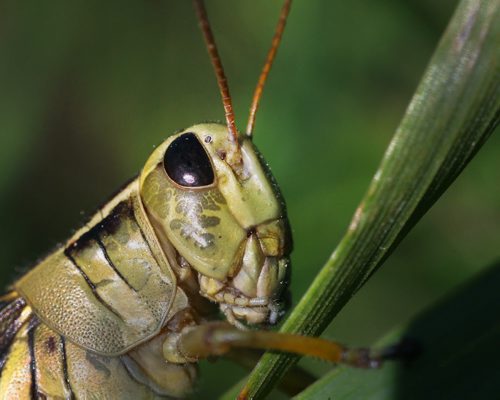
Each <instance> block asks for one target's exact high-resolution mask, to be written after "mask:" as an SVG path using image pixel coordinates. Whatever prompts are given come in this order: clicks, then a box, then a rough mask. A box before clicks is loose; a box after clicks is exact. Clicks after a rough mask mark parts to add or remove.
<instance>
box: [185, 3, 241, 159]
mask: <svg viewBox="0 0 500 400" xmlns="http://www.w3.org/2000/svg"><path fill="white" fill-rule="evenodd" d="M193 2H194V8H195V9H196V14H197V16H198V21H199V24H200V28H201V31H202V32H203V37H204V39H205V43H206V45H207V50H208V54H209V55H210V60H211V61H212V65H213V67H214V70H215V76H216V77H217V83H218V85H219V90H220V94H221V96H222V105H223V106H224V113H225V115H226V121H227V128H228V130H229V134H230V138H231V141H232V142H233V144H235V145H236V148H237V149H238V150H237V151H238V152H239V143H238V131H237V129H236V123H235V121H234V111H233V104H232V101H231V95H230V94H229V86H228V84H227V78H226V75H225V73H224V68H223V67H222V61H221V59H220V56H219V52H218V51H217V46H216V44H215V39H214V35H213V33H212V29H211V28H210V22H209V21H208V15H207V10H206V9H205V4H204V3H203V0H194V1H193ZM240 160H241V155H240Z"/></svg>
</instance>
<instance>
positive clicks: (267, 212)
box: [140, 124, 291, 323]
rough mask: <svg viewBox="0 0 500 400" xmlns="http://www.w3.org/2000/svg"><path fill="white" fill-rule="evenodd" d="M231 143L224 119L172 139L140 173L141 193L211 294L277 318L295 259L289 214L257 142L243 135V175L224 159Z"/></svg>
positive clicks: (253, 314) (229, 306)
mask: <svg viewBox="0 0 500 400" xmlns="http://www.w3.org/2000/svg"><path fill="white" fill-rule="evenodd" d="M229 145H231V144H230V143H229V142H228V137H227V128H226V127H225V126H224V125H220V124H200V125H194V126H192V127H190V128H188V129H186V130H184V131H182V132H180V133H178V134H176V135H174V136H172V137H170V138H168V139H167V140H166V141H165V142H163V143H162V144H161V145H160V146H159V147H158V148H157V149H156V150H155V151H154V152H153V154H152V155H151V157H150V158H149V160H148V161H147V163H146V165H145V167H144V169H143V171H142V173H141V176H140V196H141V199H142V201H143V204H144V208H145V210H146V212H147V214H148V216H149V219H150V221H151V223H152V225H153V227H154V229H155V231H156V232H157V235H158V237H159V238H160V240H161V241H162V244H163V246H164V247H165V248H167V247H170V248H171V247H173V248H175V249H176V251H177V252H178V253H179V255H180V256H182V257H183V258H184V259H185V260H186V261H187V262H188V263H189V264H190V265H191V267H192V268H194V269H195V270H196V271H198V272H199V281H200V290H201V293H202V294H203V295H204V296H206V297H208V298H210V299H212V300H214V301H217V302H219V303H221V307H222V309H223V310H224V311H225V312H226V313H228V312H231V313H232V314H234V316H236V317H240V318H244V319H246V320H247V321H248V322H251V323H258V322H262V321H264V320H266V319H269V318H271V319H272V320H274V319H276V317H277V315H276V311H275V308H276V302H277V301H278V297H279V294H280V293H281V292H282V289H283V288H284V287H285V286H286V282H285V281H286V279H285V275H286V269H287V266H288V264H289V261H288V255H289V251H290V247H291V246H290V240H291V239H290V236H289V230H288V220H287V216H286V213H285V209H284V205H283V202H282V200H281V197H280V196H279V190H278V188H277V187H276V184H275V183H274V179H273V178H272V177H271V175H270V173H269V171H268V170H267V168H266V167H265V166H263V165H262V163H261V160H260V157H259V155H258V153H257V151H256V149H255V147H254V145H253V144H252V142H251V141H250V140H249V139H248V138H242V140H241V155H242V161H243V163H242V165H243V168H244V169H243V171H242V174H237V173H235V171H234V170H233V169H232V168H231V166H230V165H228V163H227V162H226V160H225V157H224V154H225V153H226V151H227V147H228V146H229ZM273 307H274V308H273ZM228 310H229V311H228Z"/></svg>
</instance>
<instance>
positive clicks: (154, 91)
mask: <svg viewBox="0 0 500 400" xmlns="http://www.w3.org/2000/svg"><path fill="white" fill-rule="evenodd" d="M280 3H281V2H280V1H273V2H271V1H269V0H258V1H257V0H252V1H239V2H228V1H224V0H217V1H215V0H209V1H207V8H208V11H209V15H210V17H211V22H212V25H213V29H214V31H215V35H216V39H217V41H218V44H219V50H220V52H221V54H222V58H223V62H224V65H225V68H226V71H227V74H228V79H229V83H230V87H231V92H232V94H233V100H234V104H235V108H236V112H237V122H238V123H239V126H240V128H242V129H243V128H244V126H245V124H246V116H247V109H248V106H249V103H250V99H251V95H252V93H253V88H254V85H255V83H256V80H257V76H258V74H259V71H260V68H261V65H262V62H263V59H264V57H265V53H266V51H267V48H268V46H269V44H270V41H271V37H272V34H273V31H274V25H275V23H276V21H277V16H278V12H279V8H280ZM455 4H456V1H455V0H442V1H439V2H437V1H432V0H411V1H404V2H403V1H396V0H380V1H377V2H373V1H358V2H345V1H327V0H323V1H295V3H294V5H293V7H292V11H291V14H290V18H289V22H288V26H287V29H286V31H285V35H284V41H283V44H282V47H281V48H280V50H279V52H278V58H277V60H276V63H275V66H274V68H273V71H272V72H271V75H270V79H269V82H268V85H267V87H266V88H265V91H264V98H263V100H262V104H261V107H260V110H259V113H258V116H257V124H256V130H255V142H256V144H257V145H258V146H259V148H260V149H261V151H262V152H263V154H264V155H265V157H266V159H267V160H268V162H269V163H270V165H271V168H272V170H273V172H274V175H275V176H276V178H277V180H278V182H279V183H280V185H281V189H282V191H283V194H284V196H285V199H286V201H287V204H288V211H289V217H290V220H291V223H292V227H293V233H294V242H295V250H294V253H293V267H294V269H293V283H292V291H293V296H294V302H296V301H297V300H298V299H299V298H300V296H301V294H302V293H303V292H304V291H305V289H306V287H307V286H308V284H309V283H310V282H311V280H312V279H313V277H314V275H315V273H316V272H317V271H318V270H319V268H320V267H321V265H322V264H323V262H324V261H325V260H326V259H327V257H328V256H329V255H330V253H331V252H332V250H333V249H334V247H335V245H336V243H337V242H338V240H339V239H340V237H341V236H342V234H343V232H344V231H345V229H346V227H347V226H348V223H349V220H350V218H351V215H352V213H353V211H354V210H355V208H356V205H357V203H358V201H359V200H360V198H361V196H362V195H363V193H364V191H365V190H366V187H367V185H368V182H369V181H370V179H371V177H372V175H373V174H374V171H375V168H376V167H377V165H378V163H379V161H380V159H381V157H382V154H383V152H384V149H385V147H386V146H387V144H388V142H389V140H390V138H391V136H392V134H393V132H394V130H395V128H396V127H397V125H398V123H399V120H400V118H401V116H402V114H403V112H404V110H405V107H406V105H407V104H408V102H409V99H410V98H411V95H412V93H413V91H414V89H415V87H416V85H417V83H418V81H419V79H420V76H421V74H422V72H423V70H424V68H425V66H426V64H427V62H428V60H429V58H430V56H431V54H432V51H433V49H434V47H435V45H436V43H437V41H438V39H439V37H440V35H441V33H442V31H443V30H444V28H445V26H446V23H447V21H448V19H449V18H450V16H451V13H452V11H453V9H454V6H455ZM222 118H223V109H222V106H221V105H220V99H219V94H218V89H217V86H216V82H215V78H214V74H213V72H212V69H211V66H210V63H209V59H208V56H207V54H206V50H205V48H204V45H203V41H202V37H201V34H200V32H199V30H198V25H197V21H196V19H195V14H194V11H193V9H192V5H191V3H190V2H189V1H182V2H180V1H179V2H167V1H158V0H149V1H136V2H134V1H129V2H126V3H124V2H118V1H108V2H100V1H73V2H65V1H60V0H55V1H51V2H45V3H42V2H36V1H25V2H18V1H13V0H7V1H1V2H0V132H1V133H0V221H1V229H0V249H1V251H0V278H1V280H2V284H3V285H4V286H5V285H7V284H8V283H9V282H11V281H12V280H13V279H15V277H16V276H19V275H20V274H21V273H22V272H23V271H25V270H26V268H28V267H29V266H30V265H31V264H33V262H35V261H36V259H37V258H38V257H40V256H43V255H44V254H46V253H47V251H48V250H49V249H50V248H51V247H53V246H54V245H56V244H57V243H59V242H61V241H63V240H64V239H65V238H67V237H68V236H69V235H70V233H71V232H72V231H73V230H75V229H76V228H78V226H79V224H80V223H81V222H82V221H83V220H84V219H85V217H84V216H85V215H88V214H89V213H91V212H92V210H93V209H95V208H96V206H98V205H99V204H101V203H102V202H103V201H104V200H105V199H106V198H107V197H108V196H109V194H110V193H112V192H113V191H114V190H115V189H116V188H117V187H119V186H120V184H121V183H122V182H123V181H125V180H126V179H127V178H129V177H130V176H132V175H134V174H135V173H136V172H137V171H138V170H139V169H140V168H141V166H142V164H143V163H144V161H145V160H146V158H147V157H148V155H149V153H150V152H151V150H152V149H153V147H154V145H155V144H158V143H159V142H161V141H162V140H163V139H164V138H165V137H166V136H168V135H169V134H171V133H172V132H174V131H176V130H177V129H180V128H185V127H187V126H189V125H192V124H194V123H198V122H202V121H206V120H221V119H222ZM499 148H500V140H499V138H498V136H495V135H494V136H493V137H492V138H491V139H490V140H489V142H487V143H486V145H485V147H484V149H483V150H482V151H481V152H480V153H479V155H478V156H477V158H476V159H474V160H473V162H472V163H471V165H470V166H469V167H468V168H467V169H466V171H465V172H464V174H463V175H462V176H460V178H459V179H458V180H457V182H456V183H455V184H454V185H453V186H452V188H451V189H450V190H449V191H448V192H447V193H446V194H445V196H444V197H443V198H442V199H441V200H440V201H439V202H438V204H437V205H436V206H435V207H434V208H433V209H432V210H431V211H430V212H429V213H428V215H426V216H425V217H424V219H423V220H422V222H421V223H419V224H418V226H417V227H416V229H414V231H412V232H411V233H410V235H409V236H408V237H407V239H405V241H404V242H403V243H402V244H401V246H400V247H399V248H398V249H397V251H396V252H395V253H394V254H393V256H392V257H390V259H389V260H388V261H387V262H386V263H385V265H384V266H383V268H382V269H381V270H380V271H379V272H378V273H377V274H376V275H375V276H374V277H373V278H372V279H371V280H370V282H369V283H368V284H367V285H366V286H365V287H364V288H363V289H362V290H361V291H360V292H359V293H358V295H357V296H356V297H355V298H354V299H353V300H352V301H351V302H350V303H349V305H348V306H347V307H346V308H345V309H344V310H343V312H342V313H341V314H340V315H339V317H338V318H337V319H336V320H335V322H334V323H333V324H332V326H331V327H330V329H329V330H328V331H327V332H326V333H325V336H327V337H334V338H337V339H340V340H342V341H344V342H347V343H349V344H353V345H360V344H369V343H371V342H373V341H375V340H376V339H377V338H378V337H380V336H381V335H383V334H384V333H385V332H387V331H388V330H389V329H391V328H392V327H394V326H396V325H398V324H400V323H402V322H405V321H407V320H408V319H410V318H411V317H412V316H413V315H415V314H416V313H417V312H418V311H419V310H422V309H423V308H425V307H426V306H428V305H430V304H431V303H432V302H433V301H434V300H435V299H437V298H439V297H441V296H442V295H443V294H445V293H446V292H448V291H449V290H450V289H451V288H453V287H455V286H457V285H459V284H460V283H461V282H463V281H465V280H467V279H468V278H469V277H470V276H472V275H474V274H475V273H477V272H478V271H479V270H480V269H482V268H484V267H486V266H487V265H488V264H491V263H492V262H493V261H494V260H496V259H498V256H499V254H500V250H499V240H498V234H499V232H500V207H499V204H500V185H499V182H500V168H499V166H498V150H499ZM464 323H465V321H464ZM303 364H304V365H305V366H306V367H308V368H310V369H312V370H314V371H315V372H317V373H321V372H323V371H326V370H327V369H329V368H330V367H329V366H328V365H326V364H323V363H319V362H316V361H311V360H306V361H303ZM202 369H203V371H202V374H203V375H202V378H201V380H200V385H199V386H198V389H197V392H195V396H194V397H197V396H198V397H203V398H211V397H213V396H214V395H215V393H220V392H221V391H223V390H224V389H225V388H227V387H228V386H230V385H231V384H232V383H234V382H236V381H237V380H238V379H239V377H241V376H242V371H241V370H240V369H239V368H234V367H233V366H232V365H231V364H229V363H227V362H217V363H215V364H208V363H205V364H204V365H203V367H202ZM201 394H203V396H201Z"/></svg>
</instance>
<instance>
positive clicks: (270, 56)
mask: <svg viewBox="0 0 500 400" xmlns="http://www.w3.org/2000/svg"><path fill="white" fill-rule="evenodd" d="M291 5H292V0H285V2H284V3H283V7H282V8H281V13H280V18H279V20H278V24H277V25H276V31H275V32H274V37H273V41H272V44H271V48H270V49H269V52H268V53H267V58H266V62H265V64H264V67H263V68H262V72H261V73H260V76H259V81H258V82H257V87H256V88H255V92H254V94H253V99H252V105H251V106H250V114H249V116H248V123H247V130H246V135H247V136H248V137H252V132H253V127H254V125H255V115H256V113H257V109H258V108H259V101H260V98H261V97H262V91H263V89H264V85H265V83H266V79H267V75H268V74H269V71H270V70H271V66H272V65H273V61H274V58H275V57H276V52H277V51H278V47H279V45H280V42H281V37H282V36H283V31H284V30H285V25H286V19H287V17H288V13H289V12H290V7H291Z"/></svg>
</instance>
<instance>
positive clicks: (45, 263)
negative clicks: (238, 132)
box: [0, 124, 290, 399]
mask: <svg viewBox="0 0 500 400" xmlns="http://www.w3.org/2000/svg"><path fill="white" fill-rule="evenodd" d="M188 132H189V133H188ZM187 135H191V137H194V136H195V137H196V138H197V141H198V142H199V143H198V144H199V145H201V146H202V147H203V150H204V151H205V152H206V155H207V156H208V159H209V161H210V165H211V168H212V169H213V172H214V179H213V182H211V183H210V184H209V185H205V186H201V187H183V186H181V185H179V184H177V183H176V182H175V181H174V180H173V179H172V178H171V177H170V176H169V175H168V174H167V173H166V169H165V165H164V163H165V162H168V161H165V159H164V157H166V154H167V153H166V151H167V149H169V146H171V145H172V143H173V142H174V141H175V140H177V139H179V138H181V139H182V138H185V137H187ZM193 135H194V136H193ZM229 145H230V144H229V142H228V136H227V128H226V127H225V126H223V125H218V124H202V125H195V126H193V127H191V128H189V129H187V130H185V131H183V132H180V133H178V134H176V135H174V136H172V137H170V138H168V139H167V140H166V141H165V142H164V143H163V144H162V145H161V146H159V147H158V148H157V149H156V150H155V151H154V152H153V154H152V155H151V157H150V158H149V160H148V161H147V163H146V165H145V167H144V168H143V171H142V173H141V174H140V175H139V177H138V178H136V179H135V180H133V181H131V182H130V183H129V184H128V185H127V186H126V187H125V188H124V189H123V190H122V191H121V192H120V193H118V194H117V195H116V196H115V197H114V198H113V199H112V200H111V201H110V202H109V203H108V204H106V205H105V206H104V207H103V208H102V209H100V210H99V211H98V212H97V213H96V214H95V216H94V217H93V218H92V219H91V220H90V221H89V223H88V224H87V225H86V226H85V227H83V228H82V229H80V230H79V231H78V232H76V233H75V235H73V237H72V238H71V239H69V240H68V241H67V242H66V243H65V244H64V245H62V246H61V247H60V248H58V249H56V250H55V251H54V252H53V253H51V254H49V255H48V256H47V257H46V258H45V259H43V260H42V261H41V262H39V263H38V264H37V265H36V266H35V267H34V268H33V269H32V270H31V271H30V272H28V273H27V274H26V275H24V276H23V277H22V278H21V279H19V280H18V281H17V282H16V283H15V285H14V287H13V292H11V293H10V294H9V295H7V296H6V297H4V299H3V300H4V305H3V307H2V308H1V309H0V333H1V336H0V356H1V359H0V360H1V364H0V368H1V375H0V398H5V399H12V398H19V399H22V398H37V396H42V397H43V396H45V397H48V398H82V399H84V398H99V399H101V398H109V399H112V398H116V399H123V398H130V399H140V398H156V397H174V398H178V397H184V396H185V395H186V394H187V393H189V391H190V390H191V388H192V386H193V382H194V379H195V378H196V364H195V361H196V360H192V359H189V358H186V357H185V356H184V355H183V354H182V351H180V350H179V349H178V348H177V339H178V338H179V335H182V333H183V332H184V331H185V330H186V329H189V328H190V327H192V326H195V325H199V324H203V323H204V322H205V321H208V320H210V319H213V318H214V317H215V314H214V308H213V307H212V304H210V301H212V302H213V303H218V304H219V308H220V311H222V312H223V313H224V315H225V316H226V318H227V320H228V321H229V322H231V323H233V324H234V325H236V326H238V327H241V326H242V324H241V322H239V321H238V320H244V321H246V322H247V323H250V324H260V323H263V322H265V321H269V322H271V323H272V322H275V321H276V319H277V318H278V317H279V312H280V311H279V300H280V299H279V297H280V296H281V293H282V292H283V289H284V288H285V286H286V270H287V265H288V253H289V251H290V237H289V231H288V221H287V219H286V215H285V210H284V205H283V203H282V201H281V199H280V197H279V194H278V190H277V188H276V186H275V184H274V182H273V180H272V178H271V177H270V175H269V172H268V171H267V170H266V169H265V168H266V167H265V166H263V165H262V163H261V161H260V160H259V158H258V157H259V156H258V154H257V152H256V150H255V149H254V147H253V145H252V143H251V141H250V140H249V139H245V140H242V143H241V154H242V161H243V163H242V169H241V170H239V171H237V172H235V171H234V169H233V168H232V167H231V165H229V164H228V163H227V162H226V160H225V154H227V152H228V151H229V149H228V146H229ZM2 354H3V356H2Z"/></svg>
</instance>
